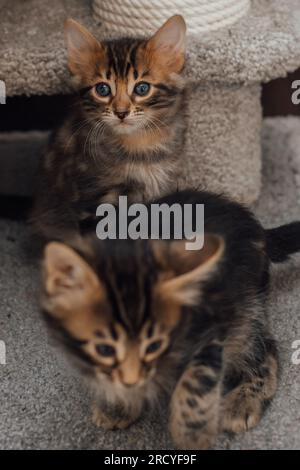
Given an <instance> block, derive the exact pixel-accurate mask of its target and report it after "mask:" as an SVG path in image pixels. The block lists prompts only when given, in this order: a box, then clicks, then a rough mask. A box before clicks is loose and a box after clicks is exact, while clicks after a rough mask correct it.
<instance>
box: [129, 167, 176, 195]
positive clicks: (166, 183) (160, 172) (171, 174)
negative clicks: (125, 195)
mask: <svg viewBox="0 0 300 470" xmlns="http://www.w3.org/2000/svg"><path fill="white" fill-rule="evenodd" d="M177 169H178V168H177V164H176V163H175V162H171V161H168V162H164V161H160V162H155V163H134V164H132V163H130V164H127V165H124V178H125V180H126V181H127V184H128V186H129V187H130V186H131V187H132V189H133V190H136V191H137V192H138V193H140V194H139V196H140V197H139V199H140V200H142V201H149V200H152V199H155V198H158V197H161V196H163V195H164V194H166V193H168V192H170V191H171V190H172V189H175V188H176V185H177Z"/></svg>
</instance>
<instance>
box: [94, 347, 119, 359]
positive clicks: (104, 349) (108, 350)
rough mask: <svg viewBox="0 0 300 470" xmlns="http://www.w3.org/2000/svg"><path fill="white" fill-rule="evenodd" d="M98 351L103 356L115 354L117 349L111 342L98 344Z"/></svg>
mask: <svg viewBox="0 0 300 470" xmlns="http://www.w3.org/2000/svg"><path fill="white" fill-rule="evenodd" d="M96 351H97V353H99V354H100V355H101V356H103V357H113V356H115V353H116V350H115V348H114V347H113V346H111V345H110V344H96Z"/></svg>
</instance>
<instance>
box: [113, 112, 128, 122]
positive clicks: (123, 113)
mask: <svg viewBox="0 0 300 470" xmlns="http://www.w3.org/2000/svg"><path fill="white" fill-rule="evenodd" d="M128 114H129V111H115V115H116V116H118V118H119V119H121V121H122V120H123V119H125V118H126V116H128Z"/></svg>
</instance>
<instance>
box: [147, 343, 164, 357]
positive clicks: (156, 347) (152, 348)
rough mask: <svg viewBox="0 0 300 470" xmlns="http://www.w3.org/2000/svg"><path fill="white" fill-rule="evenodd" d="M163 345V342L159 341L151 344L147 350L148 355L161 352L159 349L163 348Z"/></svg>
mask: <svg viewBox="0 0 300 470" xmlns="http://www.w3.org/2000/svg"><path fill="white" fill-rule="evenodd" d="M161 345H162V341H160V340H157V341H153V342H152V343H150V344H149V345H148V346H147V348H146V354H153V353H155V352H156V351H158V350H159V348H160V347H161Z"/></svg>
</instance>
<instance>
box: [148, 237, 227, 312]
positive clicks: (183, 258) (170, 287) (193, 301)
mask: <svg viewBox="0 0 300 470" xmlns="http://www.w3.org/2000/svg"><path fill="white" fill-rule="evenodd" d="M152 243H153V250H154V255H155V258H156V260H157V261H158V264H159V266H160V270H161V278H160V281H159V284H158V286H157V289H158V294H159V296H160V297H161V298H163V299H165V300H167V301H170V302H171V303H172V304H177V305H182V306H183V305H191V306H192V305H197V303H198V302H199V299H200V296H201V289H200V286H199V283H200V282H201V281H205V280H207V279H209V278H210V277H211V276H212V275H213V273H214V271H215V269H216V267H217V265H218V263H219V262H220V260H221V258H222V256H223V253H224V249H225V243H224V240H223V239H222V238H221V237H219V236H217V235H213V234H206V235H205V237H204V245H203V248H202V249H201V250H198V251H194V250H192V251H189V250H186V248H185V244H186V240H180V241H178V240H174V241H172V242H164V241H158V242H157V241H155V242H152Z"/></svg>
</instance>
